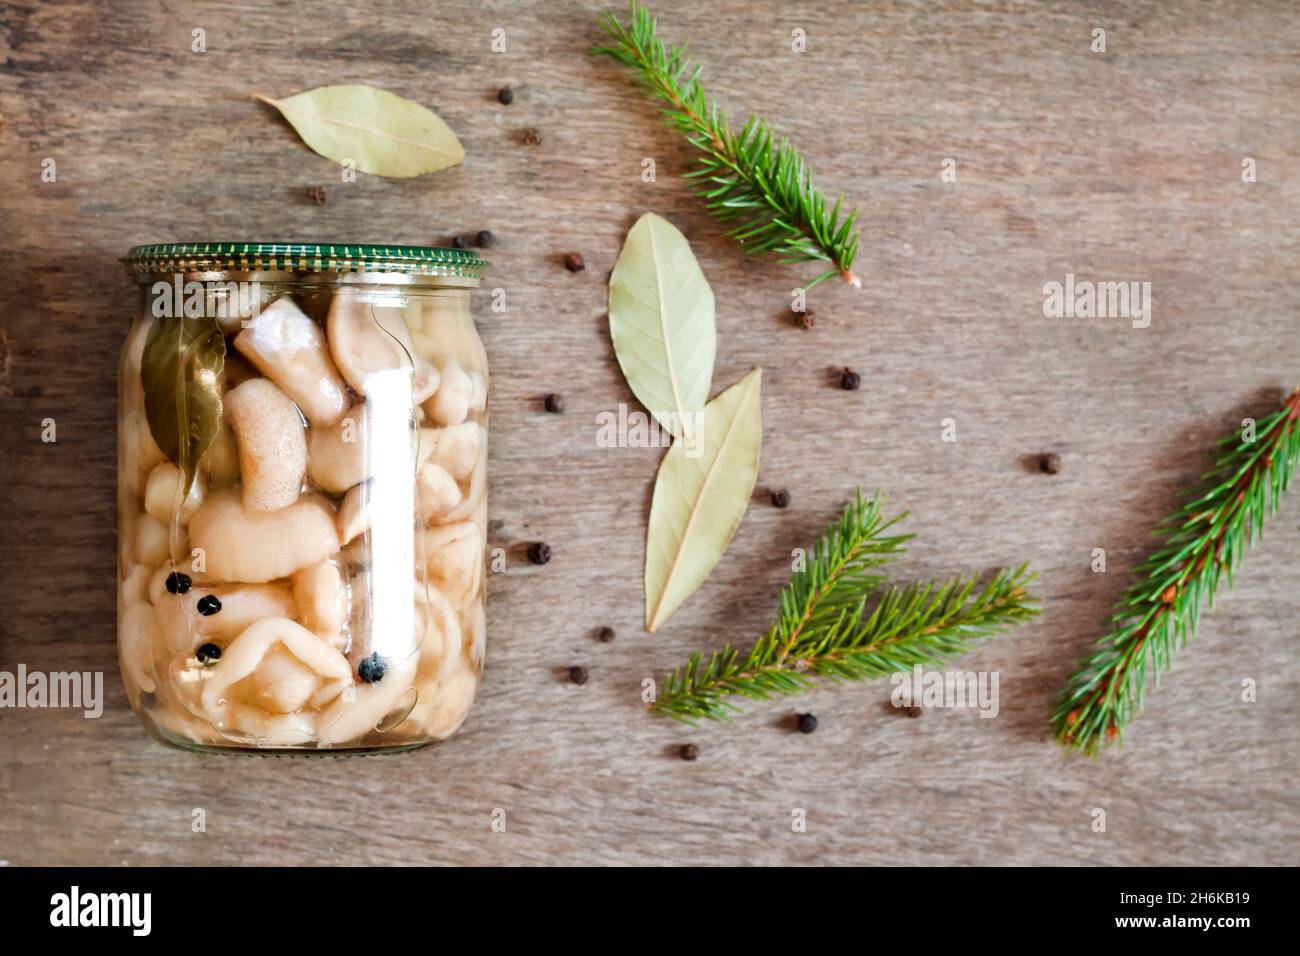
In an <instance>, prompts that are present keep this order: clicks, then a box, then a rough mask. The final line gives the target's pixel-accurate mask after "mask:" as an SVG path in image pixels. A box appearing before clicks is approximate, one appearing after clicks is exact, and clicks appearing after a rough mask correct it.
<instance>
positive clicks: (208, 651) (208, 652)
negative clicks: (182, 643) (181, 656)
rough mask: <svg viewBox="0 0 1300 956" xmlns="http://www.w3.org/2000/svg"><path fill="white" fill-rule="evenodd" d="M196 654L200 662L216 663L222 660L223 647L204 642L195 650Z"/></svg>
mask: <svg viewBox="0 0 1300 956" xmlns="http://www.w3.org/2000/svg"><path fill="white" fill-rule="evenodd" d="M194 656H195V657H197V658H198V660H199V663H200V664H215V663H216V662H217V661H219V660H221V648H219V647H218V646H217V645H216V644H202V645H200V646H199V649H198V650H197V651H195V652H194Z"/></svg>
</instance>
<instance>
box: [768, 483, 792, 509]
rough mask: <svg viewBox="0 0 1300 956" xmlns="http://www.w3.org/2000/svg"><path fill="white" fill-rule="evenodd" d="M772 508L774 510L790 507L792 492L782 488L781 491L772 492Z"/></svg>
mask: <svg viewBox="0 0 1300 956" xmlns="http://www.w3.org/2000/svg"><path fill="white" fill-rule="evenodd" d="M772 507H773V508H788V507H790V492H788V491H786V490H785V489H784V488H782V489H781V490H780V491H774V492H772Z"/></svg>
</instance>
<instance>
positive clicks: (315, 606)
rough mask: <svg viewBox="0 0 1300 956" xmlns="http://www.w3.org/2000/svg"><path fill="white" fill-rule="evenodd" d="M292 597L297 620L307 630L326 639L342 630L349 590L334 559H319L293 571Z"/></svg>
mask: <svg viewBox="0 0 1300 956" xmlns="http://www.w3.org/2000/svg"><path fill="white" fill-rule="evenodd" d="M293 600H294V603H295V604H296V605H297V608H298V619H299V620H300V621H302V623H303V624H304V625H306V626H307V628H308V630H310V631H312V632H314V633H315V634H317V635H319V636H320V637H323V638H326V639H327V640H329V639H332V638H334V637H335V636H336V635H337V634H338V633H339V632H340V631H342V630H343V618H344V616H345V614H346V612H347V593H346V592H345V591H344V589H343V577H342V575H340V574H339V569H338V565H336V564H334V563H333V562H332V561H319V562H317V563H316V564H313V565H310V566H308V567H305V568H303V569H302V570H301V571H296V572H294V575H293Z"/></svg>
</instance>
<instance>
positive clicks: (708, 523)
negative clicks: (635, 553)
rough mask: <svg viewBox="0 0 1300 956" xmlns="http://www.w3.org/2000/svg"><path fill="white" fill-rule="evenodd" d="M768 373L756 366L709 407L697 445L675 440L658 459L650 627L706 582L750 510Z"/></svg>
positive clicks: (649, 568) (649, 567)
mask: <svg viewBox="0 0 1300 956" xmlns="http://www.w3.org/2000/svg"><path fill="white" fill-rule="evenodd" d="M762 374H763V370H762V369H758V368H756V369H754V370H753V371H752V372H750V373H749V374H748V375H746V376H745V377H744V378H743V379H741V380H740V381H739V382H737V383H736V384H735V385H733V386H731V388H729V389H727V390H726V391H725V392H723V393H722V394H721V395H719V396H718V397H717V398H715V399H714V400H713V401H711V402H710V403H709V404H708V405H707V406H705V408H704V416H703V427H702V429H701V430H700V435H699V438H698V439H697V440H698V445H697V446H696V447H695V448H694V449H692V447H691V443H690V442H683V441H681V440H678V441H675V442H674V443H673V447H672V448H670V449H668V454H666V455H665V456H664V460H663V463H662V464H661V465H660V466H659V476H658V478H656V479H655V489H654V498H653V500H652V502H651V504H650V527H649V530H648V531H647V533H646V564H645V597H646V630H647V631H655V630H657V629H658V628H659V626H660V625H661V624H663V623H664V621H666V620H668V618H669V617H670V616H671V615H672V613H673V612H674V611H676V610H677V608H679V607H680V606H681V605H682V602H684V601H685V600H686V599H687V598H688V597H690V596H691V594H693V593H694V592H695V589H696V588H698V587H699V586H700V585H701V584H703V583H704V579H705V578H707V577H708V576H709V573H710V572H711V571H712V570H713V568H714V565H716V564H717V563H718V559H719V558H721V557H722V553H723V552H724V551H725V550H726V549H727V545H728V544H730V543H731V539H732V536H733V535H735V533H736V528H738V527H739V526H740V520H741V518H743V517H744V515H745V508H746V507H747V506H748V505H749V499H750V495H752V494H753V491H754V482H755V480H756V479H757V478H758V459H759V453H760V452H761V451H762V446H763V421H762V407H761V402H760V385H761V383H762ZM688 452H690V454H688ZM696 452H698V454H696ZM692 455H694V457H692Z"/></svg>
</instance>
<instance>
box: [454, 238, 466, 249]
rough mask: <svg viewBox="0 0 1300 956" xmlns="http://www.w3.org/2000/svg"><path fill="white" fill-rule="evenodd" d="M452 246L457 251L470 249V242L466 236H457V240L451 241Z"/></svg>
mask: <svg viewBox="0 0 1300 956" xmlns="http://www.w3.org/2000/svg"><path fill="white" fill-rule="evenodd" d="M451 244H452V245H453V246H455V247H456V248H457V249H468V248H469V240H468V239H466V238H465V237H464V236H457V237H456V238H455V239H453V240H451Z"/></svg>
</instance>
